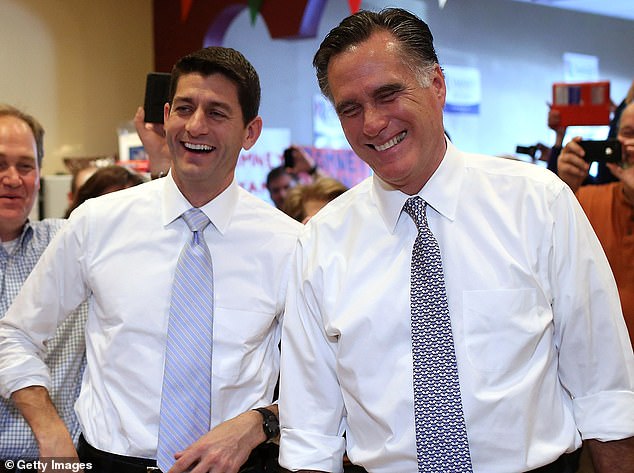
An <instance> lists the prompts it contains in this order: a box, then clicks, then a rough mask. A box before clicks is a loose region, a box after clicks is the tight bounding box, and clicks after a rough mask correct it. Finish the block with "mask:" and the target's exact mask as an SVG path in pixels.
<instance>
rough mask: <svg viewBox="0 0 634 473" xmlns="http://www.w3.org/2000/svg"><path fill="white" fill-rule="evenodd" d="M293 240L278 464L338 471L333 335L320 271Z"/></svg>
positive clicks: (340, 419) (339, 417) (339, 413)
mask: <svg viewBox="0 0 634 473" xmlns="http://www.w3.org/2000/svg"><path fill="white" fill-rule="evenodd" d="M306 251H307V250H306V248H305V247H304V246H303V244H302V242H301V241H300V243H299V244H298V249H297V252H296V264H295V269H294V274H293V275H292V276H291V280H290V283H289V290H288V297H287V303H286V314H285V317H284V326H283V330H282V363H281V381H280V423H281V441H280V464H281V465H282V466H284V467H285V468H288V469H290V470H298V469H308V470H320V471H330V472H334V473H339V472H341V471H343V469H342V465H343V462H342V458H343V454H344V451H345V442H344V439H343V431H344V429H345V416H344V405H343V400H342V396H341V391H340V388H339V383H338V380H337V375H336V357H335V355H336V348H337V339H336V337H333V336H329V335H328V334H327V333H326V331H325V328H324V324H323V322H322V314H321V310H322V308H321V307H320V305H319V303H318V301H320V300H322V298H321V297H320V295H319V294H318V293H319V292H320V291H321V288H322V287H323V285H322V284H321V283H320V278H321V275H320V274H319V270H318V269H315V268H310V267H307V265H306V261H305V258H304V255H305V254H306Z"/></svg>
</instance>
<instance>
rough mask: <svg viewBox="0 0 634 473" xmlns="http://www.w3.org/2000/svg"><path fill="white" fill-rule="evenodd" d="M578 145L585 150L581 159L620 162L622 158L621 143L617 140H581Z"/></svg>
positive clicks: (589, 161)
mask: <svg viewBox="0 0 634 473" xmlns="http://www.w3.org/2000/svg"><path fill="white" fill-rule="evenodd" d="M579 145H580V146H581V147H582V148H583V150H584V151H585V153H586V154H585V155H584V156H583V159H584V160H585V161H586V162H588V163H591V162H594V161H596V162H598V163H620V162H621V160H622V153H621V143H620V142H619V141H618V140H614V139H612V140H604V141H592V140H582V141H580V142H579Z"/></svg>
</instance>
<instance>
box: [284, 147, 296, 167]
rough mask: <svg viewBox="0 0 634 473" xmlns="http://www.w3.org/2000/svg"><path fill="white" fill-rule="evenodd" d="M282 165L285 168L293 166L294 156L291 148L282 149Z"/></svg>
mask: <svg viewBox="0 0 634 473" xmlns="http://www.w3.org/2000/svg"><path fill="white" fill-rule="evenodd" d="M284 167H285V168H294V167H295V157H294V156H293V148H286V149H285V150H284Z"/></svg>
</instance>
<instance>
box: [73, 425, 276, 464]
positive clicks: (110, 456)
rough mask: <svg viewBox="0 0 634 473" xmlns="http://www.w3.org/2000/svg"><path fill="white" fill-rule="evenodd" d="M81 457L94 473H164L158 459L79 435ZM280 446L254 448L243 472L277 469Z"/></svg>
mask: <svg viewBox="0 0 634 473" xmlns="http://www.w3.org/2000/svg"><path fill="white" fill-rule="evenodd" d="M77 454H78V455H79V459H80V461H81V462H83V463H92V470H91V471H93V472H94V473H162V472H161V470H160V469H159V468H158V467H157V466H156V460H151V459H149V458H137V457H127V456H125V455H117V454H115V453H110V452H104V451H103V450H99V449H97V448H95V447H93V446H92V445H90V444H89V443H88V442H86V439H85V438H84V436H83V434H82V435H80V436H79V444H78V448H77ZM277 455H278V447H277V445H275V444H269V443H265V444H262V445H259V446H258V447H257V448H255V449H253V451H252V452H251V455H250V456H249V458H248V460H247V461H246V463H245V464H244V465H242V467H241V468H240V472H241V473H266V472H274V471H277V467H278V465H277Z"/></svg>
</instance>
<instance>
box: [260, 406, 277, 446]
mask: <svg viewBox="0 0 634 473" xmlns="http://www.w3.org/2000/svg"><path fill="white" fill-rule="evenodd" d="M253 410H254V411H258V412H259V413H260V414H262V417H263V418H264V420H263V421H262V429H263V430H264V435H266V440H267V441H268V440H271V439H274V438H275V437H277V436H278V435H280V421H279V420H277V416H276V415H275V414H273V412H271V411H270V410H268V409H267V408H265V407H258V408H256V409H253Z"/></svg>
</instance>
